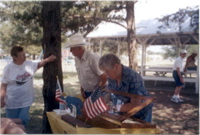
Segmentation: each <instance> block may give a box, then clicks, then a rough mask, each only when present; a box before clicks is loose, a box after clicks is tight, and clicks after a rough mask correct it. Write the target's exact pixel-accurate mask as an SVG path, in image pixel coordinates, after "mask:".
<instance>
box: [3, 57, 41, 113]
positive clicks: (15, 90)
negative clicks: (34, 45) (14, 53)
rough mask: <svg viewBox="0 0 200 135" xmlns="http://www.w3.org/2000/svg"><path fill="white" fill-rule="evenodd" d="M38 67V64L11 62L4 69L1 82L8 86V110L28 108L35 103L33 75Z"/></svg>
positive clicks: (6, 98)
mask: <svg viewBox="0 0 200 135" xmlns="http://www.w3.org/2000/svg"><path fill="white" fill-rule="evenodd" d="M37 66H38V63H37V62H31V61H25V62H24V63H23V64H22V65H16V64H14V63H13V62H11V63H10V64H8V65H7V66H6V67H5V68H4V71H3V76H2V80H1V82H2V83H5V84H7V89H6V97H5V103H6V106H5V107H6V108H7V109H15V108H22V107H28V106H31V104H32V103H33V102H34V99H35V97H34V94H35V92H34V88H33V75H34V73H35V72H36V70H37Z"/></svg>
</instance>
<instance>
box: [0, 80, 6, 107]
mask: <svg viewBox="0 0 200 135" xmlns="http://www.w3.org/2000/svg"><path fill="white" fill-rule="evenodd" d="M6 88H7V84H5V83H2V84H1V108H2V107H4V106H5V101H4V99H5V96H6Z"/></svg>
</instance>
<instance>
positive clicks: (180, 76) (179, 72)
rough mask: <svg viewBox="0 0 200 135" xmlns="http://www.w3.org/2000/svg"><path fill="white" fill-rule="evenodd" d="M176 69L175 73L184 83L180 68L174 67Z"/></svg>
mask: <svg viewBox="0 0 200 135" xmlns="http://www.w3.org/2000/svg"><path fill="white" fill-rule="evenodd" d="M176 71H177V74H178V76H179V78H180V81H181V82H182V83H184V80H183V76H182V75H181V71H180V68H179V67H178V68H176Z"/></svg>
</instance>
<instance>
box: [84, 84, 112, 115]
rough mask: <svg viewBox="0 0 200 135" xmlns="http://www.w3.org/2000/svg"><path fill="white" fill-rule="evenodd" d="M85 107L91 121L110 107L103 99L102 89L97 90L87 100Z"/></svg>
mask: <svg viewBox="0 0 200 135" xmlns="http://www.w3.org/2000/svg"><path fill="white" fill-rule="evenodd" d="M83 107H84V108H85V111H86V116H87V117H88V118H90V119H92V118H94V117H96V116H97V115H99V114H101V113H102V112H105V111H106V110H107V109H108V106H107V105H106V103H105V102H104V100H103V98H102V97H101V89H100V88H98V89H96V90H95V91H94V92H93V93H92V94H91V96H90V97H88V98H87V99H86V100H85V102H84V104H83Z"/></svg>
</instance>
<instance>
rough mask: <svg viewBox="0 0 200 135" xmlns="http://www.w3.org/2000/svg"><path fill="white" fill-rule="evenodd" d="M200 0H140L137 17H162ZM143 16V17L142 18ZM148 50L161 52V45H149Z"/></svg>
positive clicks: (138, 18) (137, 18)
mask: <svg viewBox="0 0 200 135" xmlns="http://www.w3.org/2000/svg"><path fill="white" fill-rule="evenodd" d="M199 4H200V1H199V0H138V2H137V3H136V4H135V19H136V23H137V21H139V20H141V19H142V18H143V19H144V16H145V19H150V18H157V17H162V16H164V15H167V14H170V13H175V12H177V11H178V10H179V9H181V8H186V7H188V6H190V7H191V6H196V5H199ZM141 17H142V18H141ZM147 50H151V51H154V52H161V51H162V47H161V46H149V47H148V48H147Z"/></svg>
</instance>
